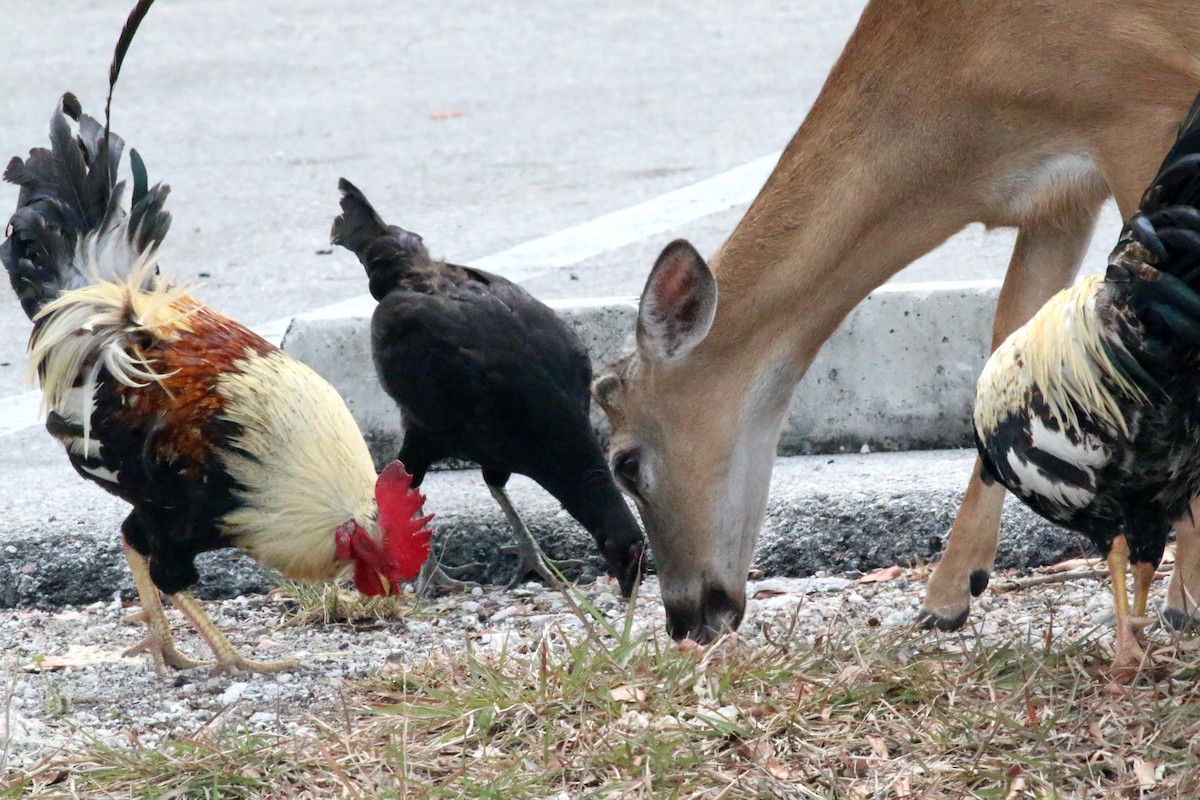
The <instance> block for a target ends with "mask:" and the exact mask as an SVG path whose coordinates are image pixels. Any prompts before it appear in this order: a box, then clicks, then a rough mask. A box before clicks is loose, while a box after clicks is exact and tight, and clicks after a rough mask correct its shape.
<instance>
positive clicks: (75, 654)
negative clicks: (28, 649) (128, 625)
mask: <svg viewBox="0 0 1200 800" xmlns="http://www.w3.org/2000/svg"><path fill="white" fill-rule="evenodd" d="M121 658H122V656H121V651H120V650H101V649H100V648H99V647H91V646H88V645H80V644H73V645H71V646H70V647H68V648H67V652H65V653H63V654H62V655H57V656H46V657H44V658H41V659H38V660H36V661H35V662H33V663H32V664H30V665H29V666H27V667H26V668H25V671H26V672H49V671H51V670H58V669H70V668H71V667H86V666H90V665H92V664H106V663H109V662H113V661H120V660H121Z"/></svg>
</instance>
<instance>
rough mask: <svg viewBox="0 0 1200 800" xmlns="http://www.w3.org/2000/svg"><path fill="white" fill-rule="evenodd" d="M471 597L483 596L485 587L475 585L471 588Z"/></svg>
mask: <svg viewBox="0 0 1200 800" xmlns="http://www.w3.org/2000/svg"><path fill="white" fill-rule="evenodd" d="M471 597H483V588H482V587H480V586H475V587H473V588H472V589H471Z"/></svg>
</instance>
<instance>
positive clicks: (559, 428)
mask: <svg viewBox="0 0 1200 800" xmlns="http://www.w3.org/2000/svg"><path fill="white" fill-rule="evenodd" d="M338 188H339V189H340V190H341V193H342V198H341V208H342V214H341V216H339V217H338V218H337V219H336V220H335V221H334V223H333V230H332V232H331V234H330V235H331V238H332V241H333V243H334V244H337V245H341V246H342V247H345V248H346V249H348V250H350V251H351V252H353V253H354V254H355V255H356V256H358V259H359V261H360V262H362V265H363V267H364V268H365V269H366V271H367V277H368V278H369V280H370V289H371V294H372V296H374V298H375V299H376V300H378V301H379V305H378V306H377V307H376V309H375V313H374V316H373V318H372V321H371V351H372V355H373V357H374V361H375V368H376V371H377V373H378V375H379V379H380V381H381V383H382V384H383V388H384V389H385V390H386V391H387V393H388V394H389V395H390V396H391V397H392V399H393V400H395V401H396V403H397V405H399V407H400V413H401V416H402V418H403V421H404V443H403V445H402V446H401V450H400V455H399V456H398V457H399V458H400V460H402V461H403V462H404V463H405V464H406V465H407V466H408V468H409V469H410V470H412V473H413V476H414V483H415V485H417V486H419V485H420V483H421V480H422V478H423V477H424V475H425V471H426V470H427V469H428V468H429V466H430V465H431V464H433V462H435V461H438V460H440V459H443V458H448V457H455V458H462V459H467V460H469V461H474V462H476V463H478V464H479V465H480V466H481V467H482V469H483V480H484V482H485V483H486V484H487V486H488V488H489V489H490V490H491V493H492V495H493V496H494V497H495V499H496V501H497V503H499V505H500V507H501V509H502V510H503V511H504V514H505V516H506V518H507V519H508V521H509V524H510V525H511V526H512V528H513V531H514V532H515V533H516V535H517V548H516V549H517V552H518V554H519V555H520V559H521V560H520V563H519V564H518V567H517V570H516V572H515V573H514V575H513V583H515V582H516V581H517V580H519V579H520V578H521V576H522V575H524V574H526V573H527V572H536V573H537V574H539V575H541V576H542V577H543V578H544V579H546V580H547V581H549V582H550V583H551V584H556V583H557V579H556V577H555V575H554V573H553V572H552V571H551V569H550V568H549V565H548V564H547V563H546V560H545V557H544V556H543V555H542V553H541V550H540V548H539V547H538V545H537V542H536V541H535V540H534V538H533V536H532V535H531V534H530V533H529V531H528V529H527V528H526V527H525V525H524V523H523V522H522V521H521V518H520V515H519V514H518V513H517V511H516V509H515V508H514V507H513V505H512V502H511V501H510V500H509V498H508V494H507V493H506V492H505V489H504V486H505V483H506V482H507V481H508V479H509V476H511V475H512V474H513V473H514V472H515V473H518V474H521V475H527V476H529V477H530V478H533V479H534V480H535V481H536V482H537V483H538V484H540V485H541V486H542V487H543V488H544V489H546V490H547V491H548V492H550V494H552V495H554V497H555V498H556V499H557V500H558V501H559V502H560V503H562V505H563V507H564V508H565V509H566V510H567V512H568V513H570V514H571V516H573V517H574V518H575V519H576V520H578V521H579V522H580V524H582V525H583V527H584V528H586V529H587V530H588V531H589V532H590V533H591V534H592V536H593V537H594V538H595V540H596V543H597V544H598V545H599V548H600V551H601V553H602V554H603V555H604V557H605V558H606V559H607V561H608V564H609V567H610V569H611V570H612V571H613V573H614V574H615V575H616V577H617V580H618V582H619V584H620V586H621V591H622V592H623V593H624V594H625V595H626V596H628V595H629V593H630V592H631V591H632V588H633V584H634V581H635V579H636V578H637V576H638V575H639V574H640V567H641V559H642V552H643V544H642V532H641V528H640V527H639V526H638V523H637V520H635V519H634V517H633V513H632V512H631V511H630V510H629V507H628V506H627V505H626V504H625V500H624V499H623V498H622V496H621V493H620V491H619V490H618V489H617V487H616V484H615V483H614V481H613V477H612V473H610V472H609V470H608V465H607V462H606V461H605V458H604V453H603V451H602V450H601V449H600V445H599V443H598V442H597V441H596V437H595V434H594V433H593V432H592V427H591V422H590V419H589V416H588V408H589V405H590V403H591V396H590V390H589V384H590V383H591V376H592V366H591V361H590V359H589V358H588V354H587V349H586V348H585V347H584V346H583V344H582V343H581V342H580V341H579V338H578V337H577V336H576V335H575V333H574V332H573V331H572V330H571V328H570V327H569V326H567V324H566V323H565V322H563V321H562V320H561V319H560V318H559V317H558V316H557V315H556V314H555V313H554V312H553V311H552V310H551V309H550V308H548V307H547V306H546V305H544V304H542V303H540V302H538V301H537V300H536V299H534V298H533V297H532V296H531V295H530V294H529V293H528V292H526V291H525V290H524V289H522V288H521V287H519V286H517V285H516V284H514V283H512V282H511V281H508V280H505V279H504V278H501V277H500V276H498V275H493V274H491V273H488V272H484V271H482V270H477V269H472V268H470V267H460V266H456V265H454V264H448V263H445V262H443V261H437V260H434V259H432V258H430V257H429V252H428V251H427V250H426V249H425V245H424V243H423V242H422V240H421V237H420V236H418V235H417V234H415V233H410V232H408V231H405V230H402V229H400V228H398V227H396V226H393V225H388V224H387V223H385V222H384V221H383V220H382V219H381V218H380V216H379V215H378V214H377V213H376V212H375V209H374V208H372V207H371V204H370V203H369V202H368V201H367V198H366V197H365V196H364V195H363V193H362V192H360V191H359V190H358V189H357V188H355V187H354V186H353V185H352V184H351V183H350V182H349V181H347V180H345V179H344V178H343V179H342V180H341V181H340V182H339V183H338ZM510 585H512V584H510Z"/></svg>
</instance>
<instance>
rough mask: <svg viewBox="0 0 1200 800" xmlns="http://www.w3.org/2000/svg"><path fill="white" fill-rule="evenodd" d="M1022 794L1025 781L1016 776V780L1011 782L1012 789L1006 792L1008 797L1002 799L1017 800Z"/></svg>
mask: <svg viewBox="0 0 1200 800" xmlns="http://www.w3.org/2000/svg"><path fill="white" fill-rule="evenodd" d="M1024 792H1025V779H1024V778H1022V777H1021V776H1019V775H1018V776H1017V777H1016V779H1014V780H1013V782H1012V787H1011V788H1010V789H1009V790H1008V795H1007V796H1006V797H1005V798H1004V800H1018V798H1019V797H1020V796H1021V795H1022V794H1023V793H1024Z"/></svg>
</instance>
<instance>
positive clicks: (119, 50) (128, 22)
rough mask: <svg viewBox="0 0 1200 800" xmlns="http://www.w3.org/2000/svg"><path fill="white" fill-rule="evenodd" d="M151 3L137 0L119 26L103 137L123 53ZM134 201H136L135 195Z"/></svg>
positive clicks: (108, 124)
mask: <svg viewBox="0 0 1200 800" xmlns="http://www.w3.org/2000/svg"><path fill="white" fill-rule="evenodd" d="M152 5H154V0H138V4H137V5H136V6H134V7H133V10H132V11H130V12H129V16H128V17H126V18H125V24H124V25H123V26H122V27H121V35H120V36H118V37H117V45H116V47H114V48H113V57H112V63H110V64H109V65H108V97H107V98H105V100H104V138H105V139H107V138H108V134H109V126H110V123H111V122H112V98H113V89H114V88H116V85H117V78H119V77H120V76H121V65H122V64H124V63H125V55H126V54H127V53H128V52H129V46H130V45H131V44H133V37H134V35H135V34H136V33H137V30H138V26H139V25H141V24H142V20H143V19H145V18H146V14H147V13H149V11H150V6H152ZM115 171H116V170H114V172H115ZM134 202H135V203H136V202H137V197H136V196H135V197H134Z"/></svg>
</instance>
